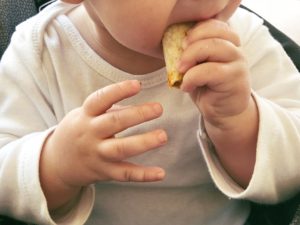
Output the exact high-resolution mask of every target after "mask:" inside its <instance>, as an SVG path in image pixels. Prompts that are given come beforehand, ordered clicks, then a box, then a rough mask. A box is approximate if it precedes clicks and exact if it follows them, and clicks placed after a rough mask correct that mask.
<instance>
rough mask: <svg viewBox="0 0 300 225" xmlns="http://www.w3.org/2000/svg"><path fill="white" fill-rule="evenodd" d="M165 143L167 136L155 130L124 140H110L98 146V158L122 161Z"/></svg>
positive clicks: (161, 131)
mask: <svg viewBox="0 0 300 225" xmlns="http://www.w3.org/2000/svg"><path fill="white" fill-rule="evenodd" d="M166 142H167V134H166V133H165V131H163V130H156V131H152V132H148V133H145V134H140V135H136V136H130V137H126V138H119V139H117V138H112V139H107V140H104V141H102V142H101V143H100V144H99V146H98V149H99V150H98V152H99V156H100V157H101V158H102V159H104V160H107V161H123V160H125V159H127V158H129V157H132V156H136V155H139V154H142V153H144V152H147V151H149V150H151V149H153V148H157V147H159V146H162V145H163V144H165V143H166Z"/></svg>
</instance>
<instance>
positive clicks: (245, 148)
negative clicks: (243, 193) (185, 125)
mask: <svg viewBox="0 0 300 225" xmlns="http://www.w3.org/2000/svg"><path fill="white" fill-rule="evenodd" d="M204 122H205V121H204ZM258 123H259V116H258V110H257V106H256V103H255V101H254V99H253V98H251V100H250V102H249V106H248V108H247V110H245V111H244V112H243V113H241V114H240V115H237V116H234V117H231V118H226V119H225V121H224V126H223V125H222V126H219V127H216V126H212V125H211V124H209V123H207V122H205V127H206V130H207V133H208V135H209V137H210V139H211V141H212V142H213V144H214V147H215V149H216V154H217V155H218V158H219V160H220V162H221V163H222V165H223V167H224V168H225V170H226V171H227V172H228V174H229V175H230V176H231V177H232V178H233V179H234V180H235V181H236V182H237V183H238V184H239V185H241V186H242V187H247V185H248V184H249V181H250V179H251V176H252V173H253V170H254V165H255V157H256V143H257V135H258Z"/></svg>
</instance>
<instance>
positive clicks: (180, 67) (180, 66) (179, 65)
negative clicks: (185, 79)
mask: <svg viewBox="0 0 300 225" xmlns="http://www.w3.org/2000/svg"><path fill="white" fill-rule="evenodd" d="M177 69H178V71H179V72H180V73H184V72H185V71H186V65H185V64H184V63H183V62H182V61H181V60H180V61H178V63H177Z"/></svg>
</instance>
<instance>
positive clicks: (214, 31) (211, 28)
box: [183, 19, 241, 48]
mask: <svg viewBox="0 0 300 225" xmlns="http://www.w3.org/2000/svg"><path fill="white" fill-rule="evenodd" d="M209 38H219V39H224V40H227V41H229V42H231V43H233V44H234V45H235V46H240V44H241V43H240V38H239V36H238V35H237V33H236V32H234V31H233V30H232V29H231V28H230V26H229V25H228V24H227V23H225V22H222V21H220V20H216V19H210V20H206V21H203V22H200V23H198V24H197V25H195V26H194V27H193V28H192V29H191V30H190V31H189V32H188V35H187V37H186V38H185V40H184V42H183V48H186V47H187V46H188V45H190V44H192V43H194V42H195V41H198V40H204V39H209Z"/></svg>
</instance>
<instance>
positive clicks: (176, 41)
mask: <svg viewBox="0 0 300 225" xmlns="http://www.w3.org/2000/svg"><path fill="white" fill-rule="evenodd" d="M192 26H193V23H179V24H173V25H171V26H170V27H169V28H168V29H167V30H166V32H165V34H164V37H163V40H162V45H163V51H164V57H165V63H166V69H167V76H168V84H169V87H177V88H179V87H180V85H181V82H182V79H183V74H182V73H179V72H178V68H177V64H178V61H179V59H180V57H181V54H182V51H183V49H182V41H183V39H184V37H185V36H186V34H187V31H188V30H189V29H190V28H191V27H192Z"/></svg>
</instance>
